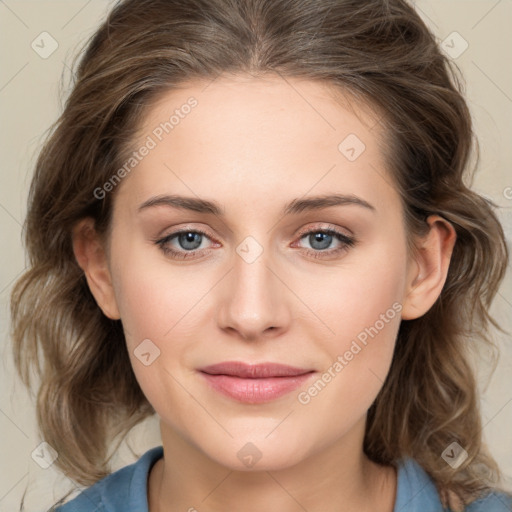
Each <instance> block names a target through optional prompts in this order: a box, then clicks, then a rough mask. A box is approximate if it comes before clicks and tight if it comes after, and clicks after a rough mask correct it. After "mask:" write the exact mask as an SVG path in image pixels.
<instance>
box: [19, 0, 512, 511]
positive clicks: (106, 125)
mask: <svg viewBox="0 0 512 512" xmlns="http://www.w3.org/2000/svg"><path fill="white" fill-rule="evenodd" d="M227 74H233V75H250V76H255V77H257V76H264V75H265V74H277V75H279V76H281V77H297V78H303V79H307V80H312V81H317V82H320V83H323V84H325V85H326V86H329V87H332V88H333V89H334V90H338V91H340V92H343V93H345V94H350V95H351V96H352V97H353V98H354V99H357V100H359V101H360V102H362V104H366V105H371V106H372V107H373V108H374V109H375V111H378V112H380V113H381V114H382V117H381V119H380V123H381V125H382V126H385V127H386V132H385V133H386V138H385V140H386V150H385V156H386V163H387V167H388V170H389V173H390V175H391V176H392V178H393V181H394V185H395V186H396V188H397V190H398V192H399V193H400V197H401V201H402V205H403V213H404V220H405V226H406V233H407V237H408V238H407V240H408V244H409V243H410V250H411V251H414V250H415V245H414V240H415V239H416V237H418V236H422V235H423V234H425V233H426V232H427V231H428V225H427V223H426V218H427V216H428V215H430V214H438V215H440V216H441V217H443V218H444V219H446V220H447V221H449V222H450V223H451V224H452V225H453V227H454V228H455V231H456V235H457V239H456V243H455V246H454V249H453V253H452V258H451V262H450V266H449V270H448V275H447V279H446V282H445V284H444V287H443V289H442V291H441V294H440V296H439V298H438V299H437V301H436V302H435V303H434V305H433V306H432V307H431V308H430V310H429V311H428V312H427V313H426V314H424V315H423V316H422V317H420V318H417V319H414V320H407V321H406V320H402V322H401V324H400V328H399V332H398V335H397V340H396V347H395V352H394V356H393V360H392V363H391V367H390V371H389V374H388V376H387V378H386V381H385V383H384V385H383V387H382V389H381V390H380V392H379V394H378V396H377V398H376V400H375V401H374V403H373V404H372V406H371V408H370V409H369V411H368V418H367V424H366V431H365V438H364V444H363V449H364V452H365V454H366V455H367V456H368V457H369V458H370V459H371V460H373V461H374V462H376V463H379V464H383V465H394V466H395V467H396V465H397V463H398V461H399V460H400V459H401V458H402V457H405V456H411V457H413V458H414V459H415V460H416V461H417V462H418V463H419V464H420V465H421V466H422V467H423V468H424V469H425V471H426V472H427V473H428V474H429V475H430V476H431V478H432V479H433V481H434V482H435V484H436V487H437V489H438V491H439V492H440V495H441V498H442V500H443V503H448V504H450V505H451V506H452V507H458V506H460V504H461V503H462V504H467V503H470V502H471V501H473V500H475V499H477V498H479V497H481V496H484V495H485V494H487V493H488V492H489V491H490V490H491V489H493V488H494V489H498V486H497V482H498V481H501V478H502V475H501V473H500V470H499V467H498V465H497V464H496V462H495V461H494V459H493V458H492V457H491V455H490V454H489V452H488V449H487V447H486V445H485V443H484V442H483V440H482V428H483V427H482V423H481V414H480V410H479V395H478V390H477V384H476V379H475V372H476V369H475V367H474V363H472V360H471V356H472V354H474V353H475V351H476V350H482V349H483V348H487V349H488V350H490V351H492V352H493V353H494V354H496V352H497V347H496V346H495V345H494V341H493V339H492V337H491V335H490V330H489V328H490V326H491V325H492V326H494V327H496V328H498V329H500V330H501V331H502V332H505V331H503V329H502V328H501V327H500V326H499V324H498V323H497V322H496V320H495V319H493V317H492V316H491V315H490V314H489V311H488V310H489V307H490V305H491V302H492V300H493V298H494V297H495V295H496V293H497V291H498V287H499V285H500V282H501V281H502V279H503V277H504V274H505V270H506V266H507V262H508V257H509V254H508V251H507V246H506V244H505V239H504V234H503V229H502V227H501V225H500V223H499V221H498V219H497V216H496V215H495V213H494V209H495V208H496V205H495V204H494V203H493V202H492V201H490V200H488V199H486V198H484V197H482V196H480V195H479V194H477V193H476V192H474V191H472V190H470V188H469V187H470V185H471V183H470V181H471V179H472V174H471V168H470V167H471V165H470V164H471V160H472V155H473V150H475V152H474V154H476V155H478V145H477V141H476V138H475V136H474V134H473V128H472V121H471V116H470V113H469V110H468V107H467V105H466V102H465V100H464V97H463V94H464V90H463V85H462V82H463V81H462V80H461V78H460V77H459V74H460V71H459V70H458V68H457V67H456V66H455V65H454V64H453V63H452V62H450V61H449V59H448V58H447V57H446V56H445V55H444V54H443V53H442V52H441V51H440V49H439V45H438V43H437V42H436V39H435V37H434V35H433V34H432V33H431V32H430V31H429V29H428V28H427V26H426V25H425V23H424V22H423V21H422V20H421V18H420V17H419V16H418V14H417V13H416V12H415V10H414V8H413V7H412V6H411V5H409V4H408V3H407V2H406V1H403V0H365V1H364V2H361V1H359V0H126V1H122V2H120V3H118V4H116V6H115V7H114V8H113V9H112V10H111V12H110V13H109V15H108V16H107V18H106V20H105V21H104V22H103V23H102V25H101V26H100V27H99V29H98V30H97V31H96V33H95V34H94V35H93V36H92V38H91V39H90V41H89V42H88V43H87V46H86V47H85V50H84V52H83V53H82V55H81V57H80V60H79V63H78V66H77V68H76V72H75V76H74V84H73V88H72V90H71V92H70V94H69V96H68V98H67V100H66V103H65V107H64V110H63V112H62V114H61V116H60V118H59V119H58V121H57V122H56V124H55V125H54V126H53V129H52V130H51V133H50V134H49V135H48V138H47V140H46V142H45V145H44V147H43V148H42V150H41V152H40V154H39V157H38V160H37V163H36V167H35V173H34V177H33V180H32V183H31V187H30V193H29V205H28V213H27V217H26V221H25V226H24V243H25V246H26V249H27V252H28V256H29V262H30V265H29V267H28V269H27V270H26V271H25V273H24V274H23V275H22V276H21V277H20V278H19V279H18V280H17V282H16V284H15V286H14V289H13V291H12V297H11V317H12V339H13V353H14V360H15V365H16V368H17V371H18V373H19V375H20V377H21V379H22V380H23V382H24V383H25V384H26V386H28V387H29V388H31V387H32V386H33V380H32V378H31V375H30V374H31V372H32V371H34V373H35V376H36V377H37V378H38V379H39V382H38V387H37V390H38V392H37V421H38V426H39V429H40V432H41V433H42V435H43V436H44V439H45V440H46V441H47V442H48V443H49V444H50V445H52V446H53V447H54V448H55V449H56V450H57V452H58V454H59V457H58V459H57V460H56V462H55V464H56V465H57V466H58V467H59V469H60V470H62V471H63V472H65V473H66V475H67V476H69V477H71V478H72V479H73V480H74V481H76V482H78V483H80V484H83V485H90V484H93V483H94V482H96V481H97V480H99V479H101V478H103V477H104V476H106V475H107V474H108V473H109V469H108V457H107V453H108V447H109V446H110V444H111V442H112V441H113V440H114V439H116V438H117V437H118V436H124V435H126V433H128V431H129V430H130V429H131V428H132V427H133V426H134V425H136V424H137V423H139V422H140V421H142V420H143V419H144V418H146V417H148V416H150V415H153V414H154V413H155V411H154V409H153V408H152V406H151V405H150V403H149V402H148V400H147V399H146V397H145V396H144V394H143V393H142V391H141V389H140V387H139V385H138V382H137V380H136V378H135V376H134V373H133V370H132V368H131V365H130V360H129V357H128V353H127V350H126V345H125V339H124V334H123V329H122V324H121V322H120V321H116V320H110V319H109V318H107V317H106V316H105V315H104V314H103V313H102V311H101V310H100V308H99V307H98V305H97V304H96V302H95V300H94V298H93V296H92V294H91V293H90V290H89V288H88V285H87V282H86V279H85V277H84V273H83V271H82V270H81V269H80V267H79V266H78V264H77V262H76V259H75V257H74V253H73V248H72V237H71V230H72V228H73V226H75V225H76V224H77V222H78V221H79V220H81V219H83V218H85V217H92V218H93V219H94V222H95V228H96V230H97V232H98V233H100V234H102V235H105V234H106V235H108V230H109V227H110V225H111V212H112V204H113V203H112V201H113V198H114V197H115V191H114V192H112V193H110V194H106V195H105V197H104V198H103V199H102V200H98V199H97V198H96V197H95V195H94V193H93V191H94V190H95V189H96V188H97V187H101V186H102V185H103V184H104V183H105V182H107V181H108V180H109V179H110V178H111V177H112V176H113V175H114V174H115V172H116V170H117V169H119V168H120V167H121V166H122V165H123V162H124V161H125V159H126V156H127V155H128V153H129V150H130V147H131V145H133V140H134V137H135V136H136V135H137V133H138V130H140V119H141V116H142V115H144V114H145V113H146V112H147V111H148V108H149V106H150V105H151V102H153V101H155V100H156V99H158V98H159V97H161V95H162V94H165V93H166V92H169V91H171V90H173V89H175V88H177V87H183V86H184V85H186V84H187V83H190V82H192V81H194V80H212V79H214V78H216V77H218V76H220V75H227ZM132 150H133V148H132ZM477 162H478V156H477V157H476V163H477ZM408 247H409V245H408ZM495 357H497V356H495ZM453 441H457V442H458V443H459V444H460V445H461V446H462V447H463V448H464V449H465V450H466V451H467V452H468V457H467V459H466V460H465V461H464V462H463V463H462V464H461V465H460V466H459V467H458V468H456V469H455V468H452V467H451V466H450V465H448V464H447V463H446V462H445V461H444V460H443V459H442V458H441V454H442V452H443V450H444V449H445V448H446V447H447V446H448V445H449V444H450V443H452V442H453ZM502 490H503V489H502Z"/></svg>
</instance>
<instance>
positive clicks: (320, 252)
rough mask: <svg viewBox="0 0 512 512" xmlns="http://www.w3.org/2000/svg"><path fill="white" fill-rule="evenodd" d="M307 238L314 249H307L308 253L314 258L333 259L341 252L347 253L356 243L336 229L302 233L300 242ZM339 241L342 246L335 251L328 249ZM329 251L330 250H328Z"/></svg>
mask: <svg viewBox="0 0 512 512" xmlns="http://www.w3.org/2000/svg"><path fill="white" fill-rule="evenodd" d="M304 238H307V240H308V242H309V244H310V245H311V247H312V249H308V248H305V250H306V252H307V253H308V254H309V255H311V256H313V258H324V257H332V256H335V255H337V254H339V253H341V252H344V251H347V250H348V249H349V248H350V247H353V246H354V245H355V243H356V241H355V239H354V238H351V237H349V236H347V235H344V234H343V233H340V232H339V231H336V230H335V229H314V230H310V231H306V232H305V233H302V235H301V237H300V240H302V239H304ZM335 240H337V241H338V242H339V244H340V246H339V247H337V248H335V249H328V248H329V246H330V245H331V244H332V242H333V241H335ZM326 249H328V250H326Z"/></svg>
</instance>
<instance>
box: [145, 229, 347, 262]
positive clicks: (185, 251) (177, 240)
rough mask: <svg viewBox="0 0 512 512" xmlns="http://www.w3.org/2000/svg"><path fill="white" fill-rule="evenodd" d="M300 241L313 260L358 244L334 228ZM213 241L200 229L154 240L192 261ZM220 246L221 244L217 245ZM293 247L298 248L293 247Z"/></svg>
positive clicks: (165, 249) (305, 234) (168, 251)
mask: <svg viewBox="0 0 512 512" xmlns="http://www.w3.org/2000/svg"><path fill="white" fill-rule="evenodd" d="M299 235H300V238H299V240H303V239H306V240H307V242H308V243H309V244H310V246H311V248H307V247H302V246H299V247H302V248H303V249H304V251H305V252H306V254H308V255H309V256H312V257H313V258H331V257H335V256H337V255H339V254H341V253H342V252H345V251H347V250H348V249H349V248H350V247H353V246H354V245H355V244H356V240H355V239H354V238H353V237H350V236H348V235H345V234H344V233H342V232H340V231H338V230H336V229H334V228H323V229H318V228H316V229H310V230H309V231H303V232H301V233H300V234H299ZM205 238H206V239H209V240H212V238H211V237H210V236H209V235H208V234H207V233H206V232H204V231H202V230H200V229H184V230H181V231H175V232H174V233H171V234H169V235H166V236H165V237H163V238H160V239H156V240H154V243H155V244H157V245H158V246H159V247H160V249H161V250H162V252H163V253H164V254H166V255H168V256H170V257H171V258H174V259H183V260H184V259H190V258H198V257H200V256H198V253H201V252H203V253H204V252H206V253H209V252H210V250H211V249H210V248H205V247H201V246H202V245H203V242H204V239H205ZM335 242H337V244H338V246H337V247H335V248H330V247H331V246H332V245H333V243H335ZM217 246H220V244H217ZM292 247H297V246H296V245H292Z"/></svg>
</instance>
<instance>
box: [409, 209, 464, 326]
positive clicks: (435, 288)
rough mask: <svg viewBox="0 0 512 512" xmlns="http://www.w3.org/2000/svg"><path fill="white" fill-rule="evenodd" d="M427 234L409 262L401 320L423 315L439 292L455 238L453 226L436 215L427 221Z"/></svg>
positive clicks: (448, 264) (418, 242)
mask: <svg viewBox="0 0 512 512" xmlns="http://www.w3.org/2000/svg"><path fill="white" fill-rule="evenodd" d="M427 223H428V225H429V226H430V231H429V233H428V234H427V235H426V236H425V237H424V238H422V239H420V240H419V241H417V243H416V245H417V247H418V255H417V256H416V257H411V258H413V260H412V261H410V267H409V272H408V276H407V282H406V292H405V298H404V301H403V308H402V319H403V320H413V319H415V318H419V317H420V316H423V315H424V314H425V313H426V312H427V311H428V310H429V309H430V308H431V307H432V306H433V304H434V303H435V301H436V300H437V298H438V297H439V295H440V294H441V290H442V289H443V286H444V283H445V281H446V277H447V275H448V268H449V266H450V259H451V256H452V252H453V247H454V245H455V241H456V238H457V234H456V232H455V229H454V227H453V226H452V224H451V223H450V222H448V221H447V220H446V219H443V218H442V217H440V216H439V215H431V216H429V217H428V218H427Z"/></svg>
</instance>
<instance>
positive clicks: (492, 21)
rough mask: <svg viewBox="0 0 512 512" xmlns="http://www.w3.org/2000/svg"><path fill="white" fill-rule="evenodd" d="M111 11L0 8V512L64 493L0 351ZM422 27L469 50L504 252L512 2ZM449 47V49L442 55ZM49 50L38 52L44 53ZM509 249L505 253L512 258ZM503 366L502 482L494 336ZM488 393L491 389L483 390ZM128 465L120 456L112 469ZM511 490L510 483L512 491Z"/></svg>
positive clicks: (494, 438) (481, 5)
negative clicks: (14, 293)
mask: <svg viewBox="0 0 512 512" xmlns="http://www.w3.org/2000/svg"><path fill="white" fill-rule="evenodd" d="M110 5H111V2H105V1H98V0H89V1H87V0H80V1H78V0H77V1H73V0H67V1H60V2H57V1H47V0H46V1H43V0H37V1H16V0H0V34H1V35H0V38H1V40H0V43H1V44H0V56H1V66H0V109H1V119H2V136H1V155H2V159H1V168H0V233H1V240H2V242H1V244H2V245H1V251H0V349H1V351H2V361H3V363H2V366H1V373H0V378H1V385H0V434H1V435H0V511H9V512H12V511H17V510H19V508H20V505H19V503H20V497H21V496H22V494H23V492H24V491H25V489H26V488H27V486H28V491H27V495H26V500H25V505H26V510H27V511H29V512H31V511H42V510H46V508H48V507H49V506H50V504H51V503H52V502H53V501H54V500H55V498H56V497H58V496H59V495H60V493H61V492H63V491H64V490H66V489H68V488H71V482H70V481H69V480H67V479H66V478H65V477H63V476H62V475H60V474H59V473H57V472H56V471H55V470H54V469H53V467H50V468H49V469H42V468H40V467H39V466H38V465H37V464H36V463H35V462H34V461H33V460H32V458H31V453H32V451H33V450H34V449H35V448H36V447H37V446H38V445H39V443H40V442H41V439H39V437H38V435H37V432H36V428H35V416H34V406H33V403H32V402H31V399H30V397H29V395H28V393H27V392H26V391H25V390H24V388H23V387H22V385H21V384H20V382H19V381H17V380H15V378H14V376H13V372H12V363H11V358H10V347H9V345H8V329H9V325H8V322H9V321H8V298H9V292H10V289H11V286H12V283H13V281H14V280H15V278H16V277H17V276H18V275H19V274H20V272H22V270H23V268H24V261H25V257H24V253H23V249H22V246H21V242H20V233H21V225H22V221H23V219H24V216H25V211H26V206H25V203H26V195H27V190H28V185H29V183H30V175H31V172H32V167H33V163H34V159H35V155H36V153H37V149H38V148H39V147H40V144H41V140H42V137H43V135H44V133H45V131H46V130H47V129H48V128H49V126H50V125H51V123H53V122H54V121H55V120H56V118H57V115H58V113H59V111H60V108H61V100H60V97H61V96H60V94H63V95H64V94H65V92H66V87H64V88H63V89H62V90H60V88H59V84H60V79H61V74H62V72H63V70H65V72H66V74H65V76H66V80H65V81H64V83H65V84H67V83H68V82H67V79H68V78H69V67H68V66H69V65H70V63H71V59H72V57H73V56H74V55H75V54H76V50H77V48H78V45H80V44H81V43H82V42H83V41H84V40H85V38H86V37H87V36H89V35H90V34H91V33H92V31H93V30H94V29H95V27H96V26H97V24H98V22H99V20H100V19H102V17H103V16H104V13H105V12H106V10H107V9H108V7H109V6H110ZM416 6H417V8H418V10H419V11H420V14H421V16H422V17H423V18H424V19H425V21H426V22H427V23H428V24H429V26H430V27H431V28H432V29H433V30H434V32H435V34H436V35H437V37H438V38H439V41H440V44H441V41H442V40H445V39H446V38H447V37H448V36H449V37H448V39H447V41H448V42H450V41H452V40H453V41H454V43H453V44H452V46H454V48H453V49H452V50H451V51H456V50H461V49H463V44H464V42H463V41H462V40H461V39H459V38H458V36H457V35H455V36H453V35H450V34H452V33H453V32H454V31H455V32H458V34H460V35H461V36H462V38H463V39H464V40H465V41H467V43H468V45H469V46H468V48H467V49H466V50H465V51H464V52H463V53H462V54H461V55H460V56H458V57H457V58H456V59H455V60H456V63H457V64H458V65H459V67H460V68H461V70H462V71H463V73H464V76H465V78H466V83H467V98H468V100H469V105H470V108H471V110H472V114H473V117H474V120H475V125H476V131H477V134H478V136H479V138H480V141H481V149H482V152H481V165H480V170H479V172H478V173H477V175H476V177H475V181H474V185H473V187H474V189H475V190H477V191H479V192H480V193H482V194H484V195H486V196H488V197H489V198H491V199H493V200H494V201H495V202H496V203H497V204H498V205H500V207H501V209H500V211H499V215H500V218H501V219H502V222H503V224H504V227H505V230H506V233H507V239H508V243H509V247H510V242H511V237H512V188H511V187H512V173H511V163H512V144H511V143H510V141H511V140H512V133H511V132H512V129H511V128H512V126H511V125H512V123H511V121H512V66H511V61H510V48H512V31H511V30H510V21H511V20H512V2H511V0H481V1H476V0H475V1H472V0H459V1H455V0H443V1H433V0H421V1H419V0H418V1H417V2H416ZM44 31H46V32H49V33H50V34H51V36H52V37H53V38H54V39H55V40H56V41H57V43H58V48H57V50H56V51H55V52H54V53H53V54H52V55H50V56H49V57H48V58H46V59H43V58H41V57H40V56H39V55H38V54H37V53H36V52H35V51H34V50H33V49H32V47H31V43H32V41H34V40H36V41H39V40H40V39H37V38H38V36H39V34H41V33H42V32H44ZM450 44H451V43H450ZM48 47H49V46H46V48H48ZM511 249H512V248H511ZM511 280H512V276H511V273H510V271H509V273H508V275H507V277H506V279H505V281H504V283H503V285H502V287H501V289H500V292H499V295H498V296H497V298H496V301H495V303H494V306H493V310H492V311H493V312H494V314H495V315H496V316H497V318H498V320H499V321H500V322H501V323H502V325H503V326H504V327H505V328H506V329H508V330H510V331H512V314H511V311H512V286H511ZM496 339H497V340H498V341H499V343H500V346H501V350H502V358H501V360H500V363H499V365H498V368H497V370H496V372H495V374H494V376H493V377H492V379H491V380H490V381H488V379H486V376H487V367H486V366H485V364H484V363H483V362H481V369H482V371H481V375H480V382H481V389H482V393H483V394H482V411H483V417H484V418H483V424H484V425H485V427H484V431H483V433H484V436H485V439H486V440H487V441H488V443H489V445H490V448H491V451H492V453H493V454H494V456H495V457H496V459H497V460H498V462H499V463H500V465H501V467H502V469H503V471H504V472H505V474H506V475H508V477H512V433H511V425H512V385H511V384H512V379H511V377H510V376H511V375H512V344H511V338H510V336H503V335H498V334H496ZM486 385H487V387H485V386H486ZM131 440H132V445H133V447H134V449H135V450H136V452H137V455H140V454H141V453H143V452H144V451H145V450H146V449H148V448H150V447H152V446H155V445H157V444H160V442H159V432H158V424H157V422H156V421H155V420H150V421H148V422H147V423H145V424H143V425H141V426H140V427H138V428H137V429H135V431H134V432H133V436H131ZM133 460H135V457H134V456H133V455H132V454H131V453H130V452H129V450H128V449H127V448H126V447H123V450H122V451H121V452H120V454H119V456H118V457H117V459H116V461H115V468H117V467H120V466H122V465H125V464H128V463H130V462H132V461H133ZM508 487H509V488H510V489H511V490H512V479H511V480H509V482H508Z"/></svg>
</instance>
